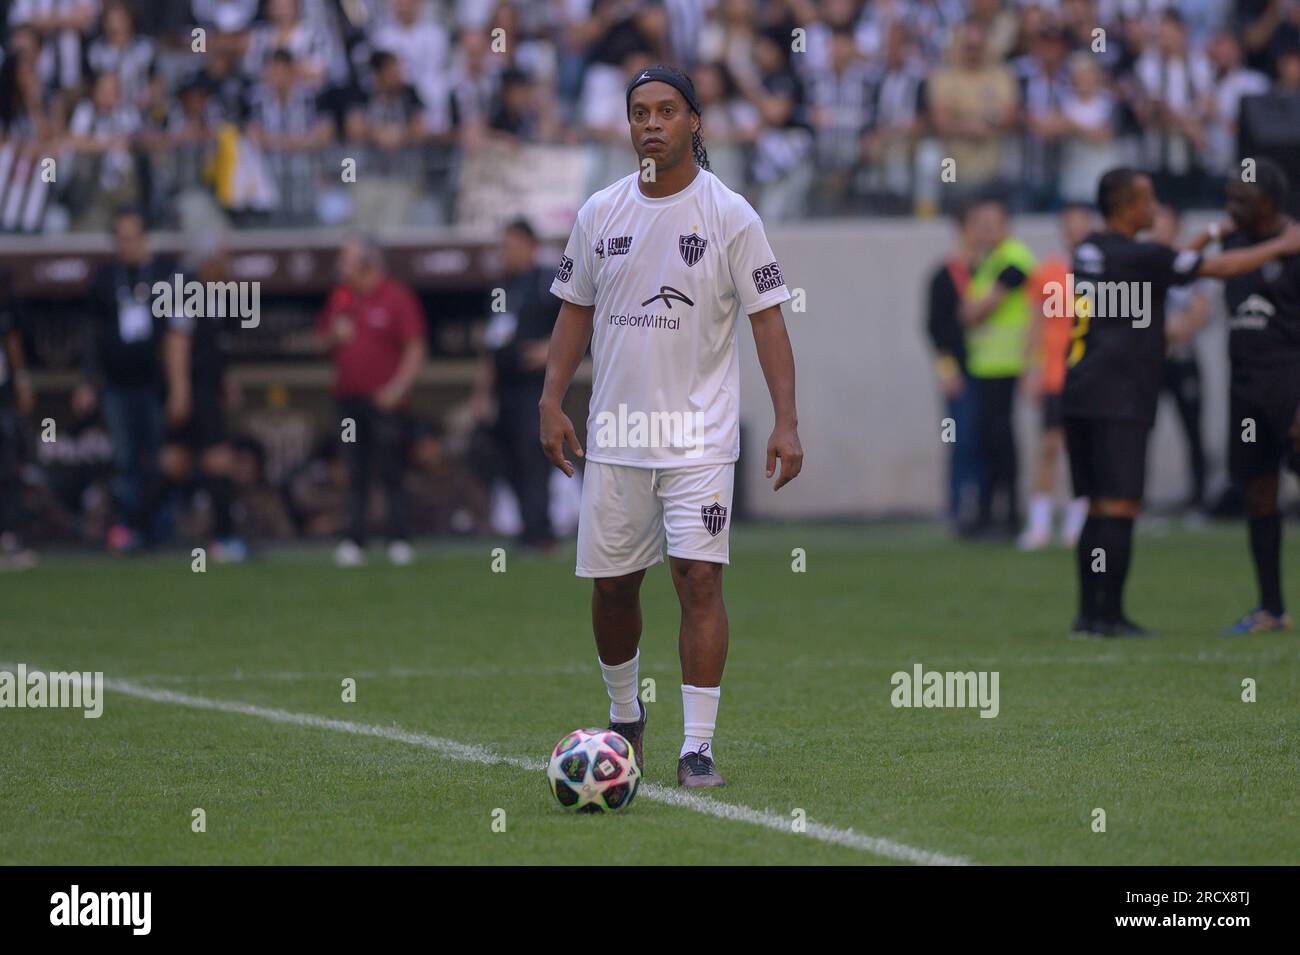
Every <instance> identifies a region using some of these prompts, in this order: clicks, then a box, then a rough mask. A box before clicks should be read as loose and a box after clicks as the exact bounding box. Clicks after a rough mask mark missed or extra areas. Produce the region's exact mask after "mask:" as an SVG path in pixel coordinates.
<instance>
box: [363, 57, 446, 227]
mask: <svg viewBox="0 0 1300 955" xmlns="http://www.w3.org/2000/svg"><path fill="white" fill-rule="evenodd" d="M370 68H371V75H372V86H373V90H372V92H371V95H370V96H369V97H367V98H366V99H365V100H364V101H362V102H361V103H360V104H358V105H357V106H356V107H354V108H353V110H352V111H351V113H350V114H349V116H348V140H349V142H352V143H356V144H358V145H362V146H364V147H365V152H364V157H363V161H362V163H361V168H360V169H359V171H358V177H357V182H356V184H355V186H354V187H353V193H354V195H355V200H354V208H353V218H354V219H355V221H356V222H358V223H359V224H361V225H363V226H367V227H377V226H383V225H401V224H402V223H403V222H405V221H406V218H407V215H408V213H409V211H410V210H411V208H412V206H413V205H414V204H415V201H416V198H417V196H418V194H419V185H420V184H419V177H420V155H419V149H420V146H421V144H422V143H423V142H425V140H427V139H428V138H429V136H428V128H427V126H426V124H425V115H424V104H423V103H422V102H420V97H419V94H417V93H416V92H415V89H414V88H413V87H411V86H409V85H407V84H406V83H405V82H404V81H403V79H402V65H401V63H400V61H399V60H398V59H397V57H396V56H395V55H394V54H392V53H389V52H387V51H386V50H377V51H376V52H375V53H374V54H373V55H372V56H371V57H370Z"/></svg>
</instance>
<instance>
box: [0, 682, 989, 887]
mask: <svg viewBox="0 0 1300 955" xmlns="http://www.w3.org/2000/svg"><path fill="white" fill-rule="evenodd" d="M30 669H32V670H34V669H36V668H35V667H32V668H30ZM0 670H9V671H10V672H13V671H15V670H16V667H15V666H14V665H12V664H0ZM104 687H105V689H108V690H112V691H114V692H116V693H122V694H124V695H126V696H133V697H135V698H136V699H141V700H149V701H151V702H154V703H170V704H172V705H173V706H185V707H189V708H191V709H196V710H210V711H213V712H218V713H234V714H237V715H240V716H252V717H256V718H257V719H263V720H269V721H270V722H272V723H281V724H287V725H290V726H305V727H310V728H312V729H323V730H332V731H333V732H336V733H349V734H351V735H353V736H370V737H374V738H376V739H384V740H391V741H393V742H398V743H406V744H408V745H411V746H419V747H421V748H423V749H427V750H431V751H432V752H435V753H438V754H439V755H441V756H446V757H447V758H449V759H455V760H459V761H461V762H466V763H479V764H481V765H485V766H495V765H504V766H513V767H515V768H516V769H524V770H527V771H529V772H535V773H541V772H543V771H544V770H545V764H544V763H543V762H542V761H540V760H535V759H523V758H521V757H518V756H505V755H502V754H500V753H495V752H493V751H492V750H490V749H487V748H485V747H482V746H474V745H471V744H468V743H461V742H458V741H456V740H451V739H443V738H442V737H438V736H429V735H427V734H425V733H415V732H411V731H409V730H403V729H399V728H398V727H395V726H374V725H371V724H367V723H354V722H353V721H351V720H335V719H329V718H327V717H324V716H316V715H313V714H311V713H292V712H290V711H288V710H281V709H276V708H273V707H266V706H256V705H254V704H252V703H242V702H239V701H236V700H214V699H209V698H208V697H203V696H191V695H190V694H188V693H177V692H175V691H173V690H164V689H155V688H154V687H149V686H142V685H140V684H138V683H133V682H131V681H129V680H108V679H106V680H105V681H104ZM639 795H640V796H641V798H643V799H651V800H654V801H655V802H661V803H666V804H667V805H670V806H676V807H678V808H681V809H690V810H692V811H694V812H700V813H704V814H705V815H709V816H714V817H716V818H718V819H725V820H728V821H730V822H747V823H750V824H751V825H755V826H763V827H764V828H767V829H773V830H775V831H777V832H783V833H786V834H788V835H796V836H797V835H803V836H807V837H809V838H812V839H815V840H817V841H818V842H825V843H828V844H830V845H836V846H843V847H845V848H848V849H857V850H859V851H861V852H868V853H871V854H872V855H876V856H880V857H882V858H885V859H893V860H895V861H897V862H910V863H914V864H917V865H971V864H972V863H971V861H970V860H969V859H966V858H964V857H962V856H954V855H947V854H945V853H942V852H931V851H930V850H928V849H918V848H917V847H915V846H909V845H907V844H905V843H902V842H896V841H894V840H893V839H886V838H884V837H882V836H868V835H864V834H863V833H860V832H854V831H853V830H852V829H839V828H836V827H835V826H828V825H825V824H823V823H819V822H812V821H806V826H807V828H806V829H805V830H804V831H803V832H802V833H798V832H795V831H794V830H793V829H792V828H791V823H792V821H793V820H792V819H790V818H789V817H787V816H783V815H780V814H779V813H775V812H771V811H768V810H763V809H751V808H750V807H749V806H740V805H736V804H735V803H726V802H718V801H715V800H713V799H710V798H708V797H705V796H700V795H697V794H695V793H689V792H685V791H683V790H680V789H673V788H670V787H668V786H661V785H658V784H656V783H645V784H643V785H642V786H641V789H640V792H639Z"/></svg>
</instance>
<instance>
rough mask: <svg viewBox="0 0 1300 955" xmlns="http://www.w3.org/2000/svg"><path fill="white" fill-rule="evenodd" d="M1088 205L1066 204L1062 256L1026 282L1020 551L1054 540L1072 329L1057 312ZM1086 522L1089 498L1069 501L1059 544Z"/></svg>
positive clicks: (1087, 220)
mask: <svg viewBox="0 0 1300 955" xmlns="http://www.w3.org/2000/svg"><path fill="white" fill-rule="evenodd" d="M1095 218H1096V217H1095V216H1094V215H1093V212H1092V206H1091V205H1090V204H1076V205H1067V206H1066V207H1065V208H1064V209H1062V210H1061V213H1060V215H1059V216H1058V217H1057V227H1058V228H1059V229H1060V234H1061V251H1060V252H1058V253H1057V254H1055V255H1051V256H1048V257H1047V258H1046V259H1044V260H1043V261H1042V262H1039V263H1038V267H1037V268H1036V269H1034V271H1033V274H1032V275H1030V277H1029V287H1028V292H1029V303H1030V307H1029V314H1030V319H1029V337H1028V341H1027V344H1026V349H1025V351H1026V354H1027V356H1028V359H1029V360H1028V367H1027V369H1026V372H1025V375H1024V377H1023V378H1022V379H1021V385H1022V389H1021V390H1022V391H1023V392H1024V394H1025V396H1026V397H1027V398H1029V399H1030V400H1031V401H1033V402H1034V403H1035V404H1036V405H1037V406H1038V409H1037V410H1038V412H1039V415H1040V418H1039V432H1038V448H1037V452H1038V453H1037V454H1036V455H1035V456H1034V461H1033V477H1032V478H1031V481H1030V488H1031V490H1030V498H1029V520H1028V522H1027V523H1026V524H1025V529H1024V531H1022V532H1021V534H1020V539H1019V541H1018V544H1019V546H1020V549H1021V550H1042V549H1043V548H1044V547H1046V546H1047V545H1048V544H1050V543H1051V541H1052V510H1053V508H1054V507H1055V503H1056V502H1055V497H1056V481H1057V475H1058V474H1059V473H1060V471H1061V461H1062V459H1063V457H1064V455H1065V414H1064V408H1063V406H1062V404H1061V401H1062V397H1061V394H1062V392H1063V391H1064V389H1065V372H1066V367H1067V365H1066V357H1067V352H1068V351H1069V348H1070V334H1071V332H1072V331H1073V328H1074V314H1073V310H1072V309H1062V308H1057V307H1056V306H1055V304H1049V303H1059V302H1060V296H1061V295H1062V293H1063V292H1064V291H1065V289H1067V288H1069V287H1070V283H1071V279H1070V260H1071V257H1072V256H1073V254H1074V249H1075V247H1076V246H1077V245H1079V243H1081V242H1082V241H1083V240H1084V239H1086V238H1087V237H1088V235H1089V234H1090V233H1091V232H1092V231H1093V230H1094V228H1095V221H1094V220H1095ZM1087 518H1088V499H1087V498H1085V497H1074V498H1071V500H1070V503H1069V505H1068V506H1067V507H1066V510H1065V515H1064V518H1063V520H1062V522H1061V543H1063V544H1065V545H1066V546H1067V547H1073V546H1074V545H1075V543H1077V541H1078V539H1079V534H1080V532H1081V531H1082V530H1083V524H1084V521H1086V520H1087Z"/></svg>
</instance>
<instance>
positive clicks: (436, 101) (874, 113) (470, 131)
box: [0, 0, 1300, 231]
mask: <svg viewBox="0 0 1300 955" xmlns="http://www.w3.org/2000/svg"><path fill="white" fill-rule="evenodd" d="M0 41H2V44H3V45H2V57H0V231H14V230H36V229H42V228H45V229H50V228H57V227H58V223H57V217H51V216H50V215H49V210H50V209H51V208H52V207H55V206H57V205H59V204H60V203H62V204H63V205H64V206H66V207H67V208H68V209H69V210H71V214H72V216H73V222H72V225H73V227H76V226H77V219H78V216H80V214H81V213H82V212H83V211H85V210H87V209H89V208H90V205H93V201H91V200H93V199H94V197H96V196H112V197H113V198H114V199H122V198H130V199H135V200H138V201H141V202H144V203H145V205H146V207H147V208H148V209H149V210H150V215H151V216H152V217H153V218H155V219H158V218H163V219H166V218H168V217H171V218H174V217H175V216H176V214H177V212H176V208H175V204H176V202H177V201H178V197H182V196H184V195H186V194H188V193H192V192H193V191H195V190H207V191H208V192H209V193H211V194H212V195H214V196H217V197H220V201H221V202H223V203H224V204H226V205H227V207H229V206H230V205H231V200H230V198H229V196H230V193H231V192H232V190H233V191H234V192H239V190H240V189H245V190H251V192H252V193H256V192H257V185H258V184H257V183H253V184H251V185H250V184H249V183H247V182H241V183H239V184H237V186H235V187H232V186H231V184H230V183H229V182H225V183H222V182H221V181H220V177H221V174H222V173H221V169H222V168H223V167H222V166H221V165H220V163H221V161H222V157H223V156H227V154H226V153H222V152H221V143H222V140H221V136H222V131H223V130H233V131H234V135H235V137H236V138H237V140H238V142H239V143H241V144H242V143H246V144H249V145H251V146H253V147H256V148H257V149H259V150H260V151H261V152H262V154H263V156H266V157H271V158H267V159H265V164H266V175H267V176H269V177H270V178H271V179H272V180H277V177H278V182H277V181H272V182H271V183H270V184H269V187H268V188H269V190H270V192H272V193H276V194H279V198H278V199H277V203H278V205H277V204H272V205H267V206H266V207H265V209H268V210H269V209H273V208H282V207H284V208H287V207H293V206H294V202H292V201H289V200H287V199H285V198H284V196H283V193H284V191H285V190H286V189H290V188H301V189H302V190H303V191H304V192H305V195H304V196H303V197H302V198H303V199H304V201H306V202H307V203H308V207H305V209H299V212H302V213H303V214H304V215H306V216H308V217H309V218H310V217H313V216H317V215H319V214H322V213H321V211H320V210H319V209H317V208H316V207H314V206H311V205H310V204H311V203H312V202H313V201H314V200H315V199H316V198H318V197H316V196H315V195H314V193H315V192H316V191H317V190H316V189H315V186H314V185H313V175H314V173H313V167H312V165H311V161H310V160H306V159H304V160H301V161H300V160H294V161H292V162H289V161H287V160H284V161H281V159H277V158H275V157H276V156H282V155H284V154H290V153H292V154H296V155H300V156H309V155H312V154H316V153H319V152H320V151H322V150H325V149H328V148H330V147H332V146H342V145H347V146H350V147H356V148H363V149H368V150H370V151H371V153H372V154H373V155H375V156H376V157H378V158H377V159H376V162H377V163H378V164H379V165H380V167H381V168H383V169H384V170H385V171H386V174H387V175H392V176H395V177H398V178H400V179H402V180H403V181H404V182H407V183H409V184H410V185H411V186H412V188H415V189H416V192H417V193H419V194H430V193H432V194H437V193H439V192H442V193H447V192H450V191H454V189H455V181H454V178H453V172H452V171H453V170H454V169H455V168H456V166H457V163H458V161H459V160H460V159H463V158H464V157H466V156H472V155H473V153H474V152H475V151H476V150H477V149H479V148H480V147H482V146H483V145H484V144H485V143H490V142H491V141H492V140H494V139H503V140H507V141H515V142H524V143H561V144H597V145H601V144H608V145H610V146H611V148H612V147H614V146H618V145H621V144H625V143H626V118H625V115H624V98H623V96H624V94H623V90H624V84H625V81H626V77H627V76H628V75H629V74H630V73H632V72H634V71H636V70H638V69H640V68H642V67H644V66H646V65H648V64H651V63H654V62H671V63H676V64H679V65H682V66H684V67H686V68H687V69H689V70H690V71H691V72H692V74H693V75H694V77H695V79H696V83H697V86H698V88H699V91H700V96H701V100H702V102H703V103H704V107H705V115H704V131H705V141H706V143H707V144H708V145H709V147H710V152H711V154H713V155H715V156H716V160H717V165H718V167H719V172H720V174H722V175H723V176H724V178H726V179H728V180H729V181H730V182H731V184H732V185H733V186H735V187H737V188H740V189H742V190H744V191H746V192H748V193H750V194H752V195H757V196H759V197H760V198H762V199H765V200H766V201H767V202H768V204H769V208H770V209H772V210H773V214H774V215H800V214H807V213H809V212H812V213H816V212H818V211H822V210H823V209H826V210H843V209H846V208H853V206H852V205H851V203H853V202H855V201H861V202H865V203H867V204H869V205H870V207H871V208H875V209H895V210H897V211H912V210H913V209H914V208H915V207H916V206H917V205H920V204H924V202H925V201H927V197H930V196H932V194H933V193H934V185H933V184H932V183H927V182H925V181H923V180H924V179H925V178H926V177H925V176H924V175H923V174H922V173H920V172H918V170H924V169H927V168H929V167H928V165H927V163H929V160H930V159H931V158H932V157H933V156H940V157H942V156H956V157H958V161H959V163H961V162H964V161H968V168H970V169H971V170H973V171H974V172H975V175H974V176H972V177H969V178H968V180H967V183H968V185H985V184H987V183H989V182H994V181H1001V182H1014V183H1017V184H1018V186H1019V188H1017V190H1016V195H1017V197H1018V198H1019V201H1020V202H1021V204H1023V205H1027V206H1029V207H1036V208H1051V207H1053V206H1054V205H1056V204H1058V203H1060V202H1062V201H1069V200H1073V199H1077V198H1081V197H1085V196H1087V195H1089V194H1090V190H1091V189H1092V188H1093V186H1094V184H1095V181H1096V178H1097V176H1098V175H1099V172H1100V170H1101V169H1103V168H1105V167H1106V166H1107V165H1110V164H1114V163H1115V162H1119V161H1129V162H1135V163H1140V164H1142V165H1145V166H1147V167H1148V168H1151V169H1152V170H1154V171H1156V172H1157V173H1158V174H1159V175H1160V176H1161V177H1162V180H1163V182H1162V185H1163V186H1165V188H1166V190H1167V191H1171V192H1172V195H1171V196H1170V198H1174V199H1181V200H1183V201H1185V202H1196V201H1202V200H1204V201H1208V200H1210V199H1211V198H1212V193H1213V182H1214V181H1215V180H1216V179H1217V178H1219V177H1221V176H1222V175H1223V174H1224V173H1225V172H1226V171H1227V170H1228V169H1229V168H1231V167H1232V166H1233V165H1234V164H1235V163H1236V161H1237V158H1238V157H1237V154H1236V150H1237V122H1238V115H1239V111H1240V104H1241V101H1242V99H1243V98H1245V97H1248V96H1255V95H1263V94H1273V95H1284V96H1287V95H1290V96H1300V0H527V2H525V0H10V2H9V3H8V4H7V15H6V16H5V17H4V19H3V21H2V22H0ZM976 96H977V97H978V98H977V99H975V100H972V97H976ZM972 107H975V108H974V109H973V108H972ZM232 141H233V140H232ZM927 144H928V145H930V146H932V147H933V152H932V153H927V152H926V148H927ZM225 145H226V147H227V150H230V149H234V148H236V147H233V146H231V145H230V141H227V142H226V144H225ZM238 148H240V149H242V148H245V147H244V146H243V145H241V146H239V147H238ZM239 155H241V156H243V155H244V154H243V153H240V154H239ZM49 156H55V157H67V158H72V157H74V156H75V157H80V158H78V159H76V161H75V162H74V166H75V168H76V170H77V175H78V177H79V179H80V182H79V184H78V183H72V182H65V183H64V185H63V186H62V187H53V188H51V185H50V184H49V183H45V182H42V181H41V177H40V176H39V175H38V168H39V160H40V159H41V158H45V157H49ZM86 157H90V158H89V159H87V158H86ZM214 157H215V159H214ZM932 178H934V179H935V180H936V181H937V178H938V177H937V176H935V177H932ZM61 179H62V177H61ZM971 180H978V182H972V181H971ZM60 188H66V189H70V190H73V192H74V194H75V195H74V196H73V197H72V198H69V197H67V196H66V195H63V194H61V193H60V191H59V190H60ZM78 189H80V193H77V190H78ZM74 200H75V201H74ZM846 202H848V203H850V205H846ZM88 203H89V205H88ZM253 205H254V206H256V203H253ZM864 207H865V206H864ZM93 218H94V217H93V216H91V220H92V221H90V222H88V223H87V224H88V225H93V224H95V223H94V222H93ZM270 218H272V219H273V218H274V216H271V217H270ZM249 221H260V220H258V219H257V218H256V217H253V218H252V219H250V220H249Z"/></svg>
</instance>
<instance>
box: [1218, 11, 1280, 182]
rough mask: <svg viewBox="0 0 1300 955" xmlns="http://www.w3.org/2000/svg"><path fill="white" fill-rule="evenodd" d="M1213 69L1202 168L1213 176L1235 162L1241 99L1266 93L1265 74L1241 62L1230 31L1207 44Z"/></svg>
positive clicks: (1219, 175) (1229, 169)
mask: <svg viewBox="0 0 1300 955" xmlns="http://www.w3.org/2000/svg"><path fill="white" fill-rule="evenodd" d="M1207 54H1208V56H1209V60H1210V64H1211V65H1212V66H1213V68H1214V93H1213V97H1214V98H1213V101H1212V103H1211V106H1210V116H1209V125H1208V128H1207V130H1206V139H1207V144H1206V150H1205V167H1206V169H1207V170H1208V171H1209V172H1210V173H1212V174H1214V175H1215V177H1216V178H1222V177H1223V176H1226V175H1227V174H1228V173H1229V172H1230V171H1231V170H1232V168H1233V167H1234V166H1236V164H1237V159H1238V156H1237V118H1238V116H1240V114H1241V101H1242V99H1244V98H1245V97H1247V96H1260V95H1262V94H1264V93H1267V92H1268V77H1267V76H1265V75H1264V74H1263V73H1259V72H1256V71H1255V70H1251V69H1247V68H1246V67H1245V66H1243V65H1242V54H1241V44H1240V43H1239V42H1238V40H1237V38H1236V37H1235V36H1233V35H1232V34H1231V33H1227V32H1220V33H1216V34H1215V35H1214V37H1213V38H1212V39H1211V40H1210V43H1209V46H1208V47H1207Z"/></svg>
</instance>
